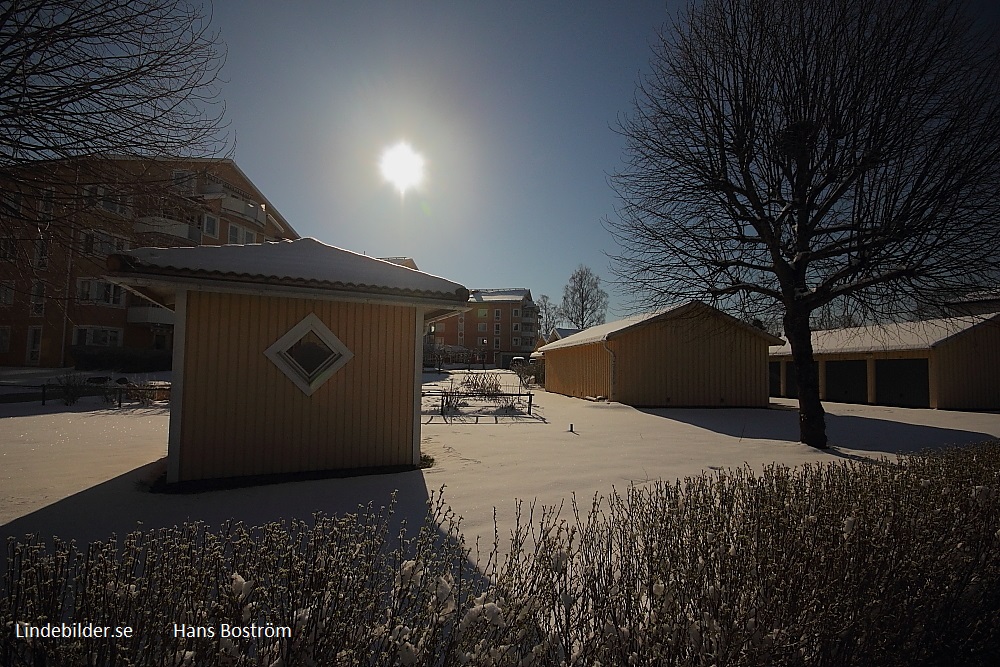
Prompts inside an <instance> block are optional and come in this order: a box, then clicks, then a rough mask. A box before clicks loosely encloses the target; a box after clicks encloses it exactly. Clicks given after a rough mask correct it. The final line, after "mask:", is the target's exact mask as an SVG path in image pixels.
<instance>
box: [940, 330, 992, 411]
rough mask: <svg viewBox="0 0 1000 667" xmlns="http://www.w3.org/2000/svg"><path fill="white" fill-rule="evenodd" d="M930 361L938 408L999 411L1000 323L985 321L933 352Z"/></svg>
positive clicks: (944, 343) (942, 344)
mask: <svg viewBox="0 0 1000 667" xmlns="http://www.w3.org/2000/svg"><path fill="white" fill-rule="evenodd" d="M931 360H932V362H933V365H934V375H935V376H936V385H937V406H936V407H938V408H942V409H948V410H998V409H1000V323H997V322H986V323H984V324H981V325H979V326H977V327H975V328H973V329H971V330H969V331H967V332H964V333H962V334H961V335H959V336H955V337H954V338H952V339H950V340H947V341H945V342H943V343H941V344H940V345H938V346H937V347H935V348H934V349H933V350H932V352H931ZM934 379H935V378H933V377H932V382H933V381H934Z"/></svg>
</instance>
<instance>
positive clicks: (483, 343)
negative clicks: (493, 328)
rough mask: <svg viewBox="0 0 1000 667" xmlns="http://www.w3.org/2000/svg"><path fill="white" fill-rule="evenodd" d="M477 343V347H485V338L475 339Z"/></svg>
mask: <svg viewBox="0 0 1000 667" xmlns="http://www.w3.org/2000/svg"><path fill="white" fill-rule="evenodd" d="M477 343H478V344H479V347H486V339H485V338H480V339H479V340H478V341H477Z"/></svg>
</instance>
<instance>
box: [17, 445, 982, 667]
mask: <svg viewBox="0 0 1000 667" xmlns="http://www.w3.org/2000/svg"><path fill="white" fill-rule="evenodd" d="M998 471H1000V444H998V443H987V444H983V445H978V446H974V447H968V448H962V449H949V450H945V451H939V452H934V453H927V454H919V455H914V456H910V457H907V458H905V459H900V460H899V461H898V462H890V461H880V462H874V463H873V462H862V463H857V462H849V461H848V462H844V463H840V464H832V465H819V464H812V465H805V466H802V467H800V468H795V469H789V468H785V467H781V466H771V467H768V468H766V469H764V470H763V472H762V473H760V474H754V473H752V472H750V471H748V470H734V471H728V472H722V473H716V474H711V475H708V474H705V475H701V476H698V477H693V478H688V479H685V480H684V481H682V482H680V481H679V482H676V483H673V484H669V483H663V482H659V483H654V484H650V485H648V486H645V487H637V488H630V489H629V490H628V491H627V492H625V493H624V494H620V493H613V494H611V495H610V496H608V497H603V498H601V497H598V498H595V499H594V501H593V503H592V505H591V506H590V507H589V508H580V507H579V506H577V505H576V504H575V503H574V504H573V505H572V506H571V507H570V508H564V510H559V509H555V508H535V507H529V508H527V510H526V512H525V513H524V514H521V513H519V516H518V520H517V525H516V527H515V528H514V530H513V531H512V534H511V543H510V548H509V550H508V551H509V555H507V556H502V555H501V554H500V551H501V550H500V548H499V544H500V539H499V536H496V538H495V541H494V544H493V547H492V549H491V550H490V551H489V552H488V553H487V554H486V555H485V558H482V557H480V556H479V554H478V552H477V553H476V554H475V558H474V557H473V554H471V553H470V549H469V548H467V547H466V545H465V543H464V542H463V540H462V537H461V534H460V532H459V527H458V523H457V520H456V518H455V517H454V515H453V514H452V513H451V511H450V510H449V509H448V508H447V507H446V506H445V505H444V503H443V501H442V499H441V496H440V495H435V496H433V497H432V499H431V504H430V512H429V514H428V520H427V521H426V522H425V523H424V524H423V525H422V526H420V527H419V529H418V530H417V531H416V533H413V534H408V533H407V532H406V531H402V532H400V533H399V534H391V531H390V528H389V526H390V518H391V513H392V510H391V508H390V509H389V510H385V511H378V512H376V511H373V510H371V508H368V509H365V510H364V511H361V512H359V513H358V514H356V515H350V516H345V517H342V518H336V519H335V518H329V517H316V518H315V520H314V523H313V524H312V525H307V524H305V523H304V522H300V521H293V522H290V523H283V524H269V525H267V526H263V527H261V528H255V529H246V528H244V527H242V526H240V525H233V526H228V527H227V528H226V529H224V530H222V531H220V532H211V531H207V530H206V529H205V528H204V527H203V526H201V525H199V524H194V525H186V526H183V527H180V528H173V529H169V530H160V531H152V532H146V533H141V532H137V533H133V534H131V535H129V536H128V537H127V538H126V539H125V540H124V541H123V542H122V544H121V545H120V546H118V545H116V544H115V543H114V542H113V541H112V542H109V543H101V544H94V545H91V546H90V547H89V548H87V549H85V550H79V549H76V548H74V547H72V546H71V545H66V544H60V543H57V544H56V545H55V546H54V547H46V546H43V545H42V544H40V543H39V542H38V541H37V540H34V539H29V540H27V541H25V542H22V543H11V546H10V557H9V563H8V572H7V578H6V584H5V591H6V592H5V595H4V596H3V599H2V602H0V627H11V626H8V624H9V623H12V622H14V621H22V622H23V621H27V622H31V623H35V624H39V623H42V622H45V621H59V620H74V621H80V620H93V621H101V622H102V623H103V624H106V625H131V626H132V627H134V628H136V637H134V638H133V639H132V640H129V641H124V640H119V641H117V642H108V641H90V642H89V643H88V641H85V640H79V641H75V640H46V641H41V640H35V641H34V643H29V642H26V641H25V640H23V639H19V640H15V639H13V638H12V636H11V634H10V633H7V634H5V636H4V639H3V644H2V650H0V664H4V665H20V664H25V665H27V664H31V665H82V664H101V665H104V664H141V665H145V664H157V665H161V664H162V665H182V664H190V665H215V664H219V665H222V664H240V665H274V666H275V667H290V666H291V665H300V664H301V665H313V664H315V665H354V664H362V665H397V664H399V665H413V664H420V665H458V664H473V665H512V666H514V665H560V664H566V665H598V664H602V665H632V664H638V665H713V664H714V665H765V664H766V665H900V666H902V665H906V666H907V667H909V666H912V665H943V664H956V665H957V664H961V665H975V664H981V665H988V664H993V663H992V660H993V658H994V657H995V656H996V655H997V653H998V652H1000V634H998V633H1000V618H998V615H997V613H996V612H997V610H998V609H1000V530H998V529H1000V494H998V493H997V490H998V488H1000V480H998V474H1000V473H998ZM476 562H478V563H479V566H478V567H476V566H475V563H476ZM173 623H187V624H192V625H199V626H211V627H218V625H219V624H221V623H231V624H234V625H248V624H249V623H256V624H258V625H266V624H270V625H273V626H288V627H290V628H292V629H293V637H292V638H291V639H269V638H250V639H238V640H235V641H233V642H230V643H226V642H225V641H224V640H220V638H218V637H215V638H201V639H184V638H175V637H173V636H172V634H171V633H170V632H169V630H170V628H171V627H172V624H173Z"/></svg>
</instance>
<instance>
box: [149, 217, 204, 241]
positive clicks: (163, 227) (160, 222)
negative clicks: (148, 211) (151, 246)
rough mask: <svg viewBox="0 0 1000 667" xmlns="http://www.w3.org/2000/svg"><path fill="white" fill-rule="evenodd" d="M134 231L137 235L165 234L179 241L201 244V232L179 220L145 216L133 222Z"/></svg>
mask: <svg viewBox="0 0 1000 667" xmlns="http://www.w3.org/2000/svg"><path fill="white" fill-rule="evenodd" d="M135 231H136V232H138V233H140V234H141V233H154V234H167V235H168V236H175V237H177V238H179V239H185V240H187V241H193V242H194V243H201V230H200V229H198V228H197V227H195V226H193V225H189V224H187V223H186V222H183V221H181V220H174V219H173V218H163V217H158V216H147V217H145V218H139V219H138V220H136V221H135Z"/></svg>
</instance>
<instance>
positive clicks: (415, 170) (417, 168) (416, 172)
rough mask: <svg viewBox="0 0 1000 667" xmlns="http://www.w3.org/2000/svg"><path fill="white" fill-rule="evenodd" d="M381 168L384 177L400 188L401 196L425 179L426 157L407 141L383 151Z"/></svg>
mask: <svg viewBox="0 0 1000 667" xmlns="http://www.w3.org/2000/svg"><path fill="white" fill-rule="evenodd" d="M379 169H380V170H381V171H382V177H383V178H385V180H387V181H389V182H390V183H392V184H393V185H394V186H395V187H396V189H397V190H399V195H400V196H403V195H405V194H406V191H407V190H410V189H412V188H415V187H417V186H419V185H420V183H421V182H422V181H423V180H424V158H423V156H422V155H420V154H419V153H417V152H416V151H414V150H413V148H412V147H411V146H410V144H408V143H406V142H405V141H400V142H399V143H398V144H396V145H395V146H392V147H390V148H387V149H385V151H383V152H382V159H381V160H380V161H379Z"/></svg>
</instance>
